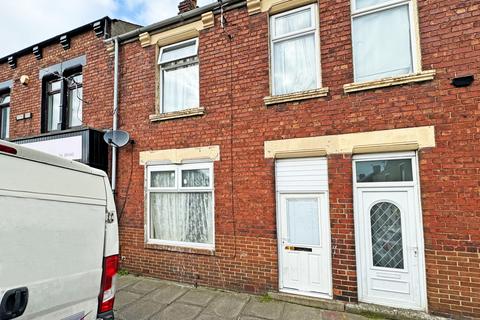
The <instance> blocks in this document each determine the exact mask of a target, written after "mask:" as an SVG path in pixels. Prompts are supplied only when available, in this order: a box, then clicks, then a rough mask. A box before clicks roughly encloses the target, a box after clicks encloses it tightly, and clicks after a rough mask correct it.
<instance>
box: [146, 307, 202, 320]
mask: <svg viewBox="0 0 480 320" xmlns="http://www.w3.org/2000/svg"><path fill="white" fill-rule="evenodd" d="M201 311H202V307H199V306H192V305H190V304H183V303H172V304H171V305H169V306H168V307H166V308H165V309H164V310H162V311H160V312H159V313H157V314H155V315H154V316H153V317H151V318H150V320H193V319H194V318H195V317H196V316H197V315H198V314H199V313H200V312H201Z"/></svg>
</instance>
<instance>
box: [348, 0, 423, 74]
mask: <svg viewBox="0 0 480 320" xmlns="http://www.w3.org/2000/svg"><path fill="white" fill-rule="evenodd" d="M413 1H415V0H352V35H353V60H354V61H353V63H354V74H355V82H364V81H373V80H380V79H383V78H388V77H393V76H401V75H407V74H411V73H416V72H419V71H420V70H417V69H418V67H417V65H418V63H417V60H418V59H419V57H417V49H418V48H417V46H418V45H417V39H416V29H415V23H414V20H415V19H416V16H415V15H414V6H413Z"/></svg>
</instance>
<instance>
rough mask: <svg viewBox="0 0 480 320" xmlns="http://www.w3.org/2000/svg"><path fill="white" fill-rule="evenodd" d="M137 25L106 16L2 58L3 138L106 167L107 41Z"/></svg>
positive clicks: (0, 128)
mask: <svg viewBox="0 0 480 320" xmlns="http://www.w3.org/2000/svg"><path fill="white" fill-rule="evenodd" d="M138 27H139V26H138V25H134V24H131V23H128V22H125V21H121V20H116V19H110V18H109V17H104V18H101V19H99V20H97V21H94V22H92V23H88V24H85V25H83V26H80V27H78V28H76V29H74V30H70V31H67V32H65V33H63V34H60V35H58V36H55V37H52V38H50V39H47V40H45V41H42V42H41V43H38V44H35V45H32V46H30V47H27V48H24V49H22V50H20V51H18V52H15V53H13V54H11V55H8V56H6V57H3V58H0V139H8V140H12V141H14V142H17V143H21V144H25V145H27V146H29V147H31V148H34V149H38V150H41V151H44V152H48V153H52V154H55V155H59V156H63V157H66V158H68V159H71V160H79V161H81V162H84V163H86V164H89V165H91V166H93V167H96V168H100V169H103V170H105V171H106V170H107V169H108V146H107V145H106V144H105V143H104V142H103V129H108V128H111V127H112V101H113V59H112V58H111V57H110V55H109V53H108V52H107V51H106V48H107V46H106V44H105V42H104V40H105V39H106V38H109V37H111V36H116V35H118V34H121V33H125V32H127V31H130V30H133V29H136V28H138Z"/></svg>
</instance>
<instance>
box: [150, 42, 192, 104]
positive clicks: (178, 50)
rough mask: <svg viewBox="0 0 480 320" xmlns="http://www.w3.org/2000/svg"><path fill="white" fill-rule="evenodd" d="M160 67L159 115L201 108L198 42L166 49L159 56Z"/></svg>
mask: <svg viewBox="0 0 480 320" xmlns="http://www.w3.org/2000/svg"><path fill="white" fill-rule="evenodd" d="M158 64H159V66H160V112H161V113H167V112H175V111H181V110H185V109H192V108H198V107H199V106H200V103H199V100H200V99H199V68H198V39H197V38H196V39H191V40H187V41H183V42H180V43H176V44H173V45H170V46H165V47H162V48H161V49H160V54H159V56H158Z"/></svg>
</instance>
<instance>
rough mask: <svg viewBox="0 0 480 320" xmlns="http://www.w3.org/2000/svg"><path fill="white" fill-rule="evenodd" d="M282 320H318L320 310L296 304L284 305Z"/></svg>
mask: <svg viewBox="0 0 480 320" xmlns="http://www.w3.org/2000/svg"><path fill="white" fill-rule="evenodd" d="M282 319H283V320H292V319H295V320H319V319H322V318H321V310H319V309H317V308H312V307H306V306H300V305H297V304H289V303H287V304H286V305H285V309H284V311H283V317H282Z"/></svg>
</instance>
